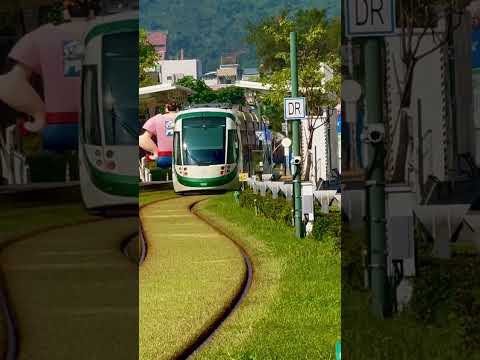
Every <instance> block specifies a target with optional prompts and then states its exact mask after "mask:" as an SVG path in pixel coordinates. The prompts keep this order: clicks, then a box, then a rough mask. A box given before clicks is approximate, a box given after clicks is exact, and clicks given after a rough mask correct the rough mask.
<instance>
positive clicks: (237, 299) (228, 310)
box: [141, 197, 253, 359]
mask: <svg viewBox="0 0 480 360" xmlns="http://www.w3.org/2000/svg"><path fill="white" fill-rule="evenodd" d="M185 198H187V199H188V197H185ZM185 198H184V199H185ZM168 200H171V199H162V200H157V201H155V202H152V203H150V204H148V205H145V206H143V207H142V209H143V210H145V209H146V208H148V207H154V206H155V205H158V204H159V203H162V202H165V201H168ZM205 200H207V198H205V197H203V198H200V199H199V198H198V197H193V198H192V200H191V201H190V202H189V204H188V212H189V213H190V215H191V216H192V217H194V218H196V219H198V220H200V221H201V222H202V223H204V224H206V225H207V226H208V228H210V229H211V230H213V232H215V233H216V234H217V235H219V236H222V237H224V238H226V239H228V240H229V241H230V243H232V244H233V246H234V247H235V249H236V251H237V252H238V253H239V255H240V256H241V259H242V260H241V261H242V262H243V264H244V272H243V276H242V278H241V281H240V284H239V286H238V288H237V289H236V290H235V293H234V294H232V296H231V297H230V298H229V299H228V303H227V304H225V306H223V307H222V308H219V309H218V311H216V312H215V314H214V315H213V316H212V318H210V319H209V322H208V324H207V325H206V326H204V327H203V328H202V329H201V331H200V332H198V333H197V334H196V338H195V339H194V340H193V341H190V342H189V343H188V344H186V346H185V347H184V348H183V349H182V350H181V351H180V352H177V353H176V354H175V355H174V356H172V357H171V358H173V359H193V358H194V357H195V355H196V354H197V353H198V352H199V351H201V349H202V348H203V347H204V346H205V345H206V344H207V343H208V342H209V341H210V340H211V339H212V338H213V336H214V335H215V334H216V333H217V331H218V330H219V329H220V328H221V327H222V325H223V323H224V322H225V321H226V320H227V319H228V318H229V317H230V315H231V314H232V313H233V312H234V311H235V310H236V309H237V308H238V307H239V305H240V304H241V303H242V302H243V300H244V299H245V297H246V295H247V293H248V290H249V289H250V286H251V283H252V279H253V266H252V262H251V261H250V258H249V256H248V254H247V252H246V251H245V250H244V249H243V248H242V246H241V245H240V244H239V243H238V242H236V241H235V240H234V239H232V238H230V237H229V235H228V234H226V233H225V232H223V231H222V230H221V229H219V228H217V227H216V226H215V225H214V224H213V223H211V222H210V221H209V220H208V218H206V217H205V216H203V215H201V214H199V213H198V211H197V205H198V204H199V203H201V202H203V201H205ZM142 222H143V221H141V224H142ZM141 226H142V225H141ZM141 233H143V239H144V241H145V246H144V247H145V248H146V247H147V246H148V242H149V241H151V239H149V238H147V236H145V234H144V230H143V226H142V231H141ZM147 259H148V253H147Z"/></svg>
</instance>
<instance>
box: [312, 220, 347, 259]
mask: <svg viewBox="0 0 480 360" xmlns="http://www.w3.org/2000/svg"><path fill="white" fill-rule="evenodd" d="M341 231H342V223H341V216H340V213H339V212H331V213H329V214H320V213H318V214H316V215H315V222H314V223H313V231H312V236H313V238H315V239H317V240H319V241H333V242H334V245H335V248H336V249H338V250H340V241H341Z"/></svg>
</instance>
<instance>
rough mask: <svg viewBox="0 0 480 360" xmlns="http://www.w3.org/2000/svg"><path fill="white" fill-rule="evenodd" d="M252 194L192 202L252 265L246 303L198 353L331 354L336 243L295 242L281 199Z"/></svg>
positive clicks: (335, 328) (336, 319) (335, 329)
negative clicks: (236, 198) (235, 244)
mask: <svg viewBox="0 0 480 360" xmlns="http://www.w3.org/2000/svg"><path fill="white" fill-rule="evenodd" d="M255 196H256V195H254V194H252V193H251V192H248V191H245V192H244V193H243V194H242V195H241V196H240V203H241V204H242V205H243V206H244V207H240V206H239V204H237V203H236V201H235V199H234V197H233V196H232V194H226V195H223V196H221V197H217V198H213V199H210V200H208V202H206V203H203V204H201V205H200V206H199V207H198V211H199V212H201V214H202V215H203V216H207V217H208V218H209V219H210V221H212V222H213V223H215V225H216V226H218V227H220V228H222V230H223V231H225V232H226V233H228V234H229V236H231V237H232V238H234V239H236V240H237V241H238V242H239V243H240V244H241V245H242V246H243V247H244V248H245V249H246V250H247V252H248V253H249V255H250V257H251V259H252V262H253V265H254V269H255V271H254V279H253V283H252V287H251V289H250V291H249V294H248V295H247V297H246V299H245V301H244V302H243V303H242V305H240V307H239V309H238V310H237V312H235V313H234V314H232V316H231V317H230V318H229V319H227V321H226V322H225V323H224V325H223V327H222V329H221V330H220V331H219V332H218V333H217V334H216V335H215V337H214V338H213V339H212V341H211V342H210V343H209V344H208V345H207V346H206V347H205V348H204V350H203V351H202V352H201V353H200V354H199V356H198V358H199V359H232V360H233V359H235V360H241V359H242V360H243V359H245V360H246V359H249V360H253V359H262V360H264V359H266V360H267V359H335V342H336V341H337V340H338V339H339V338H340V254H339V251H338V247H337V246H336V245H335V243H336V242H338V240H337V239H332V238H320V239H315V238H313V237H309V238H307V239H303V240H299V239H296V238H295V236H294V233H293V228H292V227H290V226H289V225H287V223H288V221H286V219H287V214H289V213H290V207H289V205H288V203H287V202H282V201H280V202H277V200H273V199H268V198H267V201H265V202H264V203H263V205H259V204H260V203H261V202H260V201H256V202H255V201H253V199H254V198H255ZM261 199H262V201H263V200H265V198H261ZM252 204H257V205H254V206H253V208H252ZM267 204H268V205H267ZM255 206H256V209H257V212H255ZM260 206H261V208H260ZM260 209H261V210H260ZM259 210H260V211H259ZM256 213H257V215H256ZM275 214H277V215H280V216H278V217H276V216H275ZM289 216H291V215H289ZM275 218H276V219H277V220H274V219H275ZM323 220H326V219H323ZM326 221H327V222H328V220H326ZM317 226H321V225H317ZM319 240H321V241H319Z"/></svg>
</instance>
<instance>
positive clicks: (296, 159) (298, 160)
mask: <svg viewBox="0 0 480 360" xmlns="http://www.w3.org/2000/svg"><path fill="white" fill-rule="evenodd" d="M301 163H302V157H301V156H295V157H294V158H293V159H292V165H297V166H298V165H300V164H301Z"/></svg>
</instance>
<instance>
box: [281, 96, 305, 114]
mask: <svg viewBox="0 0 480 360" xmlns="http://www.w3.org/2000/svg"><path fill="white" fill-rule="evenodd" d="M283 108H284V118H285V120H301V119H305V118H306V117H307V109H306V106H305V98H304V97H296V98H285V102H284V106H283Z"/></svg>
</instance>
